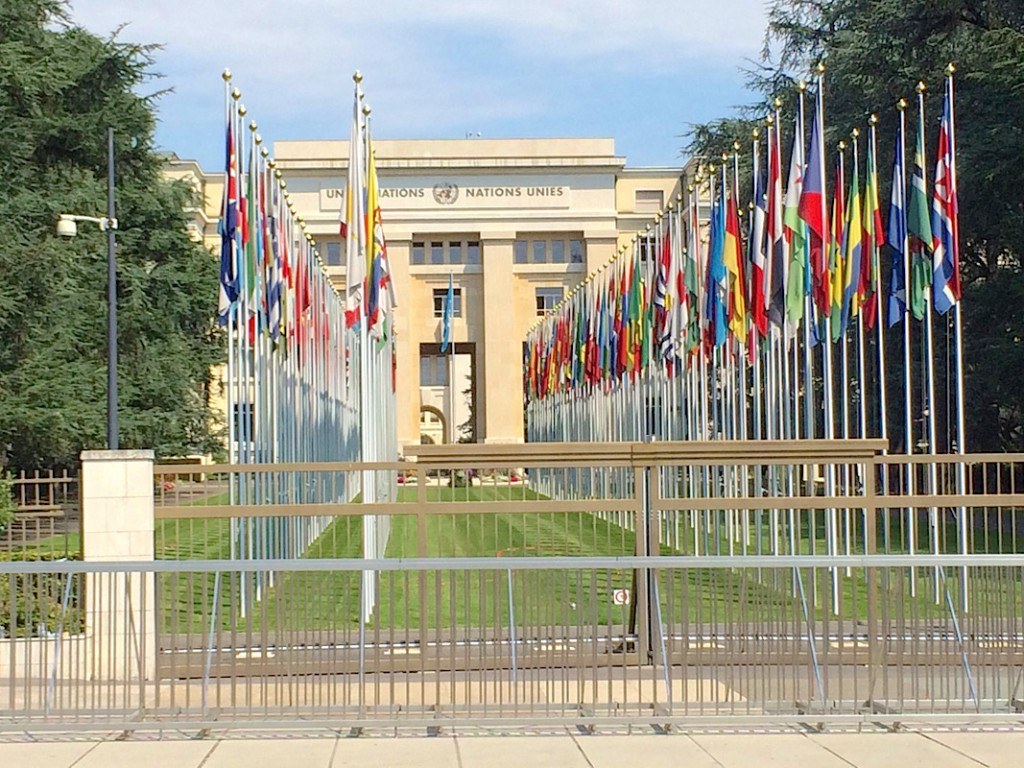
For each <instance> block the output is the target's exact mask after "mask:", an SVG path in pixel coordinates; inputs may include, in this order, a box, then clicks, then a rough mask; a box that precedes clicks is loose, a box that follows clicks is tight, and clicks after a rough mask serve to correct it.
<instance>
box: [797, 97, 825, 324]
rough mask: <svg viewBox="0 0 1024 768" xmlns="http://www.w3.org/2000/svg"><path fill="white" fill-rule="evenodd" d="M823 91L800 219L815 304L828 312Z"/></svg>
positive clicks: (816, 113) (812, 135)
mask: <svg viewBox="0 0 1024 768" xmlns="http://www.w3.org/2000/svg"><path fill="white" fill-rule="evenodd" d="M820 116H821V93H820V92H819V93H818V110H817V111H816V112H815V115H814V122H813V123H812V124H811V148H810V155H809V157H808V160H807V173H806V175H805V176H804V179H803V188H802V189H801V191H800V218H801V219H803V220H804V221H805V222H807V230H808V234H809V235H810V238H809V239H810V266H811V277H812V278H813V293H812V296H813V297H814V303H815V304H816V305H817V306H818V309H819V310H821V311H822V312H824V313H827V312H828V308H827V307H828V275H827V274H826V272H827V269H826V266H825V263H826V262H825V258H826V257H825V236H826V234H827V232H826V230H827V229H828V222H827V221H825V158H823V157H822V156H821V144H822V141H821V134H820V132H821V126H820V125H819V122H820Z"/></svg>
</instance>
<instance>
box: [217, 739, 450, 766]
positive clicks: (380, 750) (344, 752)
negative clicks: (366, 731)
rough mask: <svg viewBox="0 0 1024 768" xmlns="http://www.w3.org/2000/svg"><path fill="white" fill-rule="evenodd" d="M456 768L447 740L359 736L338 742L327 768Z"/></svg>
mask: <svg viewBox="0 0 1024 768" xmlns="http://www.w3.org/2000/svg"><path fill="white" fill-rule="evenodd" d="M458 764H459V757H458V751H457V750H456V747H455V739H454V738H453V737H451V736H436V737H429V738H428V737H426V736H401V737H398V738H386V737H363V736H361V737H359V738H355V739H347V738H341V739H338V742H337V746H336V747H335V750H334V760H333V761H332V762H331V768H381V766H387V768H406V767H407V766H408V768H419V766H430V768H434V766H436V767H437V768H441V767H442V766H444V767H445V768H448V766H457V765H458ZM204 768H205V766H204Z"/></svg>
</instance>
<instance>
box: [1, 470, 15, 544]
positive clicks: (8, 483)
mask: <svg viewBox="0 0 1024 768" xmlns="http://www.w3.org/2000/svg"><path fill="white" fill-rule="evenodd" d="M13 519H14V478H13V477H11V476H10V475H9V474H7V473H6V472H0V533H3V531H4V529H5V528H6V527H7V526H8V525H10V524H11V521H12V520H13Z"/></svg>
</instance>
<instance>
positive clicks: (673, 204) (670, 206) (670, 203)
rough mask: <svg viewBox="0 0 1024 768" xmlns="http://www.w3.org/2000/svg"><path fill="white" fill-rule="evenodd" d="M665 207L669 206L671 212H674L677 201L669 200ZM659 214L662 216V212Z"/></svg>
mask: <svg viewBox="0 0 1024 768" xmlns="http://www.w3.org/2000/svg"><path fill="white" fill-rule="evenodd" d="M665 207H666V208H667V209H668V210H669V212H670V213H671V212H672V209H673V208H675V207H676V201H675V200H669V201H668V205H666V206H665ZM658 215H659V216H661V214H660V213H659V214H658Z"/></svg>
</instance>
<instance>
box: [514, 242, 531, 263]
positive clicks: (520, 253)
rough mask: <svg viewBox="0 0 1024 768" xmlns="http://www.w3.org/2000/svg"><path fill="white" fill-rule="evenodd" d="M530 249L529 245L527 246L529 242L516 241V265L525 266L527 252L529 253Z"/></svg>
mask: <svg viewBox="0 0 1024 768" xmlns="http://www.w3.org/2000/svg"><path fill="white" fill-rule="evenodd" d="M528 247H529V246H528V244H527V242H526V241H525V240H516V242H515V246H514V248H515V263H516V264H525V263H526V252H527V249H528Z"/></svg>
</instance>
